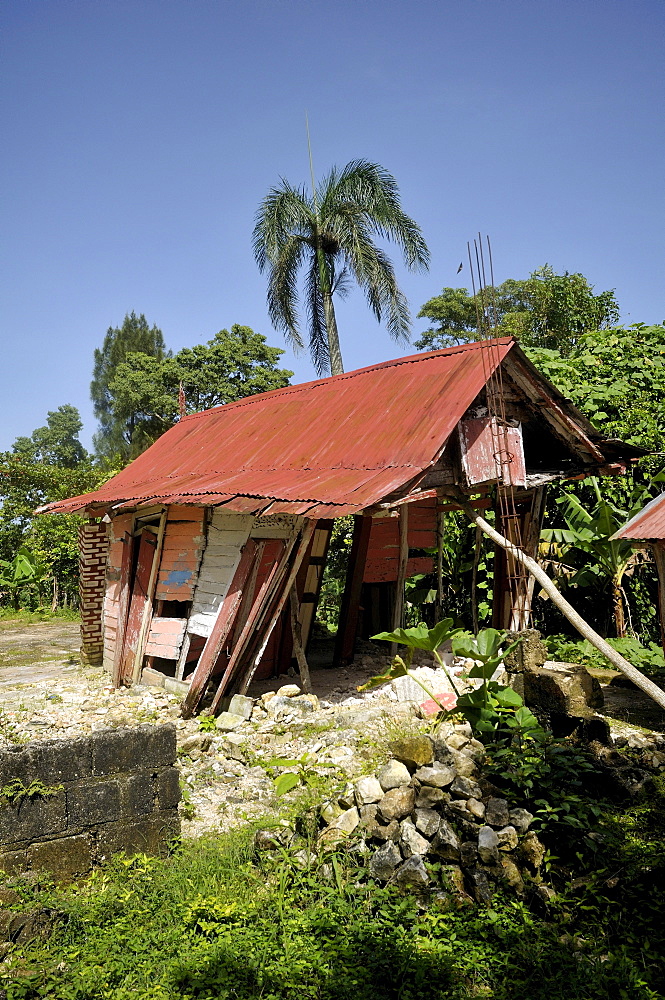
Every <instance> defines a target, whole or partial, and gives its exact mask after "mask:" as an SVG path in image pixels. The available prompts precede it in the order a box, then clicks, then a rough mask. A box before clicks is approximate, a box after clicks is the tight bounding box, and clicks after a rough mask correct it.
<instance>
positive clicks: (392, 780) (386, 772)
mask: <svg viewBox="0 0 665 1000" xmlns="http://www.w3.org/2000/svg"><path fill="white" fill-rule="evenodd" d="M377 778H378V780H379V784H380V785H381V788H382V789H383V790H384V792H389V791H390V790H391V789H393V788H399V786H400V785H408V784H409V782H410V781H411V774H410V772H409V770H408V768H407V767H406V765H405V764H402V762H401V761H399V760H389V761H388V763H387V764H384V765H383V767H382V768H381V770H380V771H379V773H378V774H377Z"/></svg>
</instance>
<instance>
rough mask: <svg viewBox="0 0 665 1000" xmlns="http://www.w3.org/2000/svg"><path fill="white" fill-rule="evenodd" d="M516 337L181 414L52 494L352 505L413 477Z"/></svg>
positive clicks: (110, 500) (346, 508)
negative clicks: (118, 458) (103, 475)
mask: <svg viewBox="0 0 665 1000" xmlns="http://www.w3.org/2000/svg"><path fill="white" fill-rule="evenodd" d="M514 343H515V342H514V341H513V340H512V338H509V337H508V338H503V339H499V340H494V341H484V342H474V343H470V344H464V345H462V346H460V347H451V348H447V349H446V350H443V351H432V352H431V353H428V354H414V355H411V356H409V357H405V358H397V359H396V360H394V361H386V362H384V363H382V364H379V365H373V366H371V367H369V368H360V369H358V370H357V371H353V372H347V373H345V374H343V375H335V376H333V377H331V378H325V379H320V380H318V381H316V382H307V383H304V384H301V385H294V386H287V387H286V388H284V389H275V390H273V391H272V392H266V393H262V394H261V395H258V396H249V397H247V398H245V399H241V400H238V402H236V403H227V404H226V405H225V406H219V407H216V408H215V409H212V410H205V411H204V412H202V413H195V414H192V415H191V416H189V417H185V418H184V419H183V420H181V421H180V422H179V423H178V424H176V425H175V427H172V428H171V429H170V430H169V431H167V432H166V433H165V434H163V435H162V437H160V438H159V440H157V441H156V442H155V444H153V445H152V447H150V448H149V449H148V450H147V451H146V452H144V453H143V455H141V456H139V458H137V459H136V460H135V461H134V462H132V463H131V465H129V466H127V468H126V469H124V470H123V471H122V472H120V473H119V474H118V475H117V476H114V477H113V479H111V480H109V482H108V483H106V484H105V485H104V486H102V487H101V488H100V489H98V490H95V491H94V492H93V493H88V494H84V495H83V496H80V497H73V498H71V499H69V500H62V501H59V502H57V503H53V504H48V505H47V506H46V507H44V508H41V509H42V510H49V511H73V510H80V509H81V508H83V507H87V506H89V505H92V504H99V505H114V506H115V505H117V504H118V503H123V502H124V503H130V504H134V503H135V502H137V501H140V502H141V503H145V502H146V501H153V500H154V501H155V502H162V503H176V502H177V503H198V504H205V505H218V504H222V505H224V506H227V507H229V508H230V509H231V510H244V511H250V510H252V511H253V512H257V513H258V512H261V513H263V512H265V513H270V512H271V511H272V512H278V511H279V512H286V511H290V512H293V513H296V512H297V513H306V514H307V515H308V516H316V517H334V516H338V515H340V514H345V513H353V512H356V511H359V510H362V509H363V508H365V507H368V506H370V505H371V504H374V503H377V502H378V501H379V500H381V499H382V498H384V497H385V496H387V495H388V494H390V493H392V492H394V491H395V490H397V489H398V488H399V487H401V486H404V485H405V484H406V483H408V482H410V481H411V480H412V479H414V477H416V476H417V475H419V474H420V473H421V472H422V471H423V470H424V469H426V468H428V467H429V466H430V465H431V463H432V462H433V461H434V460H435V459H436V458H437V456H438V454H439V452H440V450H441V447H442V446H443V444H444V442H445V441H446V440H447V438H448V437H449V436H450V434H451V433H452V431H453V429H454V427H455V426H456V424H457V423H458V421H459V420H460V419H461V417H462V416H463V414H464V412H465V411H466V410H467V409H468V407H469V406H470V405H471V403H472V402H473V400H474V399H475V397H476V396H477V395H478V393H479V392H480V391H481V389H482V388H483V386H484V385H485V383H486V381H487V379H488V378H489V377H490V375H491V374H492V372H493V371H494V370H495V369H496V367H497V366H498V365H499V364H500V363H501V362H502V361H503V359H504V358H505V356H506V354H507V353H508V352H509V351H510V350H511V348H512V347H513V345H514Z"/></svg>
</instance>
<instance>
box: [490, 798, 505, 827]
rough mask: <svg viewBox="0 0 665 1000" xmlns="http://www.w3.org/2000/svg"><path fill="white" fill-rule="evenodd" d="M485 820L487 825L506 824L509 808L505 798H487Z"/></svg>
mask: <svg viewBox="0 0 665 1000" xmlns="http://www.w3.org/2000/svg"><path fill="white" fill-rule="evenodd" d="M485 822H486V823H487V824H488V825H489V826H508V824H509V823H510V809H509V808H508V803H507V802H506V800H505V799H495V798H489V799H488V800H487V804H486V806H485Z"/></svg>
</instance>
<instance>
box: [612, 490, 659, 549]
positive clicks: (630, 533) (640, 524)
mask: <svg viewBox="0 0 665 1000" xmlns="http://www.w3.org/2000/svg"><path fill="white" fill-rule="evenodd" d="M612 537H613V538H617V539H618V538H625V539H628V540H630V539H634V540H635V541H644V542H648V541H651V540H654V541H655V540H656V539H659V538H665V493H661V494H660V496H659V497H656V499H655V500H652V501H651V503H648V504H647V505H646V507H645V508H644V509H643V510H641V511H640V512H639V514H636V515H635V517H632V518H631V519H630V521H628V523H627V524H624V526H623V528H620V529H619V531H617V533H616V534H615V535H613V536H612Z"/></svg>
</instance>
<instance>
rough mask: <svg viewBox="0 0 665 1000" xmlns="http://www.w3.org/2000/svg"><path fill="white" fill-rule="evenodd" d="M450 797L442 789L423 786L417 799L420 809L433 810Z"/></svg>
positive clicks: (417, 805)
mask: <svg viewBox="0 0 665 1000" xmlns="http://www.w3.org/2000/svg"><path fill="white" fill-rule="evenodd" d="M449 798H450V796H449V795H448V793H447V792H444V791H443V790H442V789H441V788H432V787H431V786H430V785H423V787H422V788H421V789H420V791H419V792H418V797H417V798H416V807H417V808H418V809H433V808H434V807H435V806H438V805H440V804H441V803H442V802H446V801H447V800H448V799H449Z"/></svg>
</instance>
